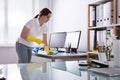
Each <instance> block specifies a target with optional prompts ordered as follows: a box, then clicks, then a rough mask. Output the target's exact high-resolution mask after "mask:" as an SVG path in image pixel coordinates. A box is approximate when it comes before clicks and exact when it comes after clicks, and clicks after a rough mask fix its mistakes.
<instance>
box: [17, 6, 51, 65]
mask: <svg viewBox="0 0 120 80" xmlns="http://www.w3.org/2000/svg"><path fill="white" fill-rule="evenodd" d="M51 14H52V13H51V11H50V10H49V9H48V8H44V9H42V10H41V11H40V13H39V14H38V15H36V16H35V17H34V18H33V19H31V20H29V21H28V22H27V23H26V24H25V25H24V28H23V30H22V32H21V35H20V37H19V38H18V41H17V42H16V51H17V54H18V58H19V63H29V62H30V61H31V57H32V48H33V47H39V45H40V44H41V43H44V44H45V50H46V51H47V52H50V50H49V48H48V46H47V26H46V24H45V23H47V22H48V21H49V19H50V17H51ZM41 36H42V40H41Z"/></svg>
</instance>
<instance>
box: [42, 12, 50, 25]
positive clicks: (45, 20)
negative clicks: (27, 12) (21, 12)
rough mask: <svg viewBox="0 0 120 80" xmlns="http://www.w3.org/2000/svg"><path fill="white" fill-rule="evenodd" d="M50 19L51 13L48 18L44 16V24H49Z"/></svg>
mask: <svg viewBox="0 0 120 80" xmlns="http://www.w3.org/2000/svg"><path fill="white" fill-rule="evenodd" d="M50 17H51V13H49V14H48V15H47V16H44V18H43V20H44V22H45V23H46V22H48V21H49V19H50Z"/></svg>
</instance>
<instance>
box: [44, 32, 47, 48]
mask: <svg viewBox="0 0 120 80" xmlns="http://www.w3.org/2000/svg"><path fill="white" fill-rule="evenodd" d="M43 43H44V44H45V46H47V34H46V33H44V34H43Z"/></svg>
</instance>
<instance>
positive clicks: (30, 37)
mask: <svg viewBox="0 0 120 80" xmlns="http://www.w3.org/2000/svg"><path fill="white" fill-rule="evenodd" d="M27 40H28V41H31V42H36V43H37V44H42V43H43V42H42V40H41V39H38V38H35V37H33V36H31V35H29V36H27Z"/></svg>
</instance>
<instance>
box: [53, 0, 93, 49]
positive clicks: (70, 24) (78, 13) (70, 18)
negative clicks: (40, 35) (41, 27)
mask: <svg viewBox="0 0 120 80" xmlns="http://www.w3.org/2000/svg"><path fill="white" fill-rule="evenodd" d="M91 1H92V0H91ZM89 2H90V0H52V12H53V15H52V25H51V26H52V32H61V31H76V30H81V31H82V35H81V40H80V45H79V49H78V50H79V51H87V10H88V9H87V6H88V3H89Z"/></svg>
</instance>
